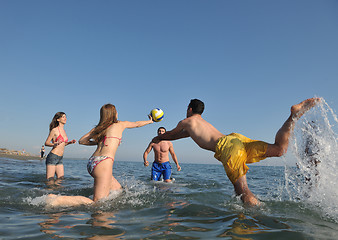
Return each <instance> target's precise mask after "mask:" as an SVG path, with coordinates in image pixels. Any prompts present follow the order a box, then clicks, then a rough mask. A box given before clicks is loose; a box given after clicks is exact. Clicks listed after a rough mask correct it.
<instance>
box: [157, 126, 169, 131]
mask: <svg viewBox="0 0 338 240" xmlns="http://www.w3.org/2000/svg"><path fill="white" fill-rule="evenodd" d="M160 129H164V131H167V129H165V127H159V128H158V129H157V132H158V131H160Z"/></svg>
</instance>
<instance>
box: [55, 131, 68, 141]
mask: <svg viewBox="0 0 338 240" xmlns="http://www.w3.org/2000/svg"><path fill="white" fill-rule="evenodd" d="M58 129H59V136H58V137H57V138H56V140H55V142H57V141H59V140H60V142H68V138H66V139H64V138H63V137H62V135H61V131H60V128H59V127H58Z"/></svg>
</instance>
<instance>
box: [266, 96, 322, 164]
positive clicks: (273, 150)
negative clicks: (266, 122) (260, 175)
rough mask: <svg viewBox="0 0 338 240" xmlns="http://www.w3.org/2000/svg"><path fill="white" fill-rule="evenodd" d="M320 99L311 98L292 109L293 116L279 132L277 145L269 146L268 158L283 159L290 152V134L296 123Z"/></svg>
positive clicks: (276, 139)
mask: <svg viewBox="0 0 338 240" xmlns="http://www.w3.org/2000/svg"><path fill="white" fill-rule="evenodd" d="M319 101H320V98H309V99H306V100H304V101H303V102H301V103H299V104H296V105H293V106H292V107H291V114H290V116H289V118H288V119H287V120H286V121H285V123H284V124H283V126H282V127H281V128H280V129H279V130H278V132H277V134H276V137H275V143H274V144H269V145H268V148H267V151H266V153H265V156H266V157H281V156H283V155H284V154H285V153H286V151H287V150H288V145H289V138H290V134H291V132H292V131H293V128H294V124H295V122H296V121H297V120H298V119H299V118H300V117H301V116H303V114H304V113H306V112H307V111H308V110H310V109H311V108H312V107H314V106H315V105H316V104H317V103H318V102H319Z"/></svg>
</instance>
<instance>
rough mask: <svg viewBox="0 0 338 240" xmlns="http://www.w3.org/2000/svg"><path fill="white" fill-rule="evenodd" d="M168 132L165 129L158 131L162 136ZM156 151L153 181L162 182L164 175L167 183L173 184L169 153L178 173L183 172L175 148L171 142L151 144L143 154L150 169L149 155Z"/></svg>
mask: <svg viewBox="0 0 338 240" xmlns="http://www.w3.org/2000/svg"><path fill="white" fill-rule="evenodd" d="M165 132H166V129H165V128H164V127H160V128H159V129H158V130H157V135H162V134H164V133H165ZM151 150H154V156H155V160H154V162H153V166H152V169H151V180H154V181H160V179H161V176H162V175H163V180H164V181H165V182H171V179H170V176H171V165H170V162H169V153H170V155H171V157H172V159H173V161H174V162H175V164H176V166H177V171H181V167H180V165H179V164H178V162H177V157H176V154H175V152H174V147H173V144H172V142H170V141H161V142H159V143H153V142H150V143H149V145H148V147H147V149H146V150H145V152H144V154H143V160H144V166H146V167H148V166H149V162H148V161H147V157H148V154H149V153H150V152H151Z"/></svg>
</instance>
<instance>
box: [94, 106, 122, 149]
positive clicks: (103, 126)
mask: <svg viewBox="0 0 338 240" xmlns="http://www.w3.org/2000/svg"><path fill="white" fill-rule="evenodd" d="M117 122H118V120H117V111H116V108H115V106H114V105H113V104H110V103H108V104H105V105H103V106H102V107H101V109H100V121H99V124H97V125H96V127H95V128H94V130H93V132H92V134H91V138H92V139H93V140H95V141H96V142H100V141H102V140H103V138H104V136H105V135H106V130H107V128H108V127H109V126H110V125H112V124H113V123H117Z"/></svg>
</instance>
